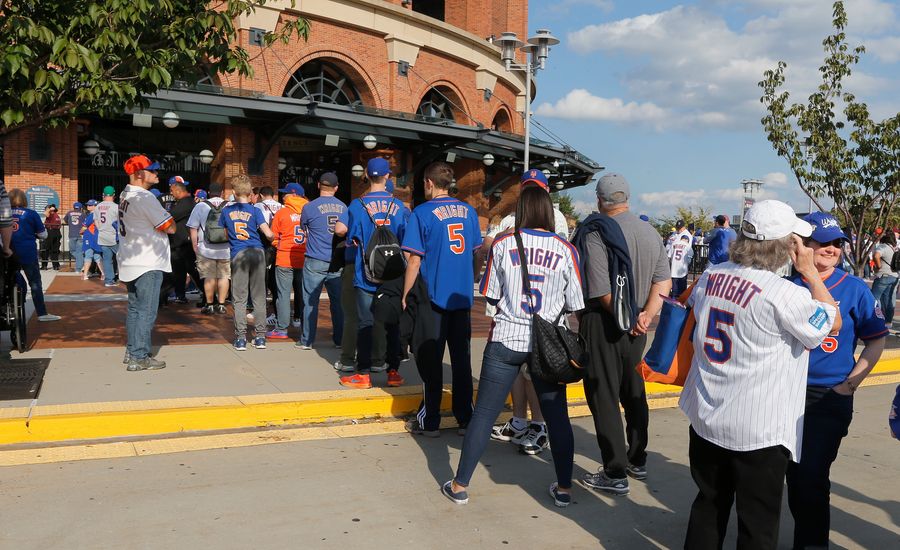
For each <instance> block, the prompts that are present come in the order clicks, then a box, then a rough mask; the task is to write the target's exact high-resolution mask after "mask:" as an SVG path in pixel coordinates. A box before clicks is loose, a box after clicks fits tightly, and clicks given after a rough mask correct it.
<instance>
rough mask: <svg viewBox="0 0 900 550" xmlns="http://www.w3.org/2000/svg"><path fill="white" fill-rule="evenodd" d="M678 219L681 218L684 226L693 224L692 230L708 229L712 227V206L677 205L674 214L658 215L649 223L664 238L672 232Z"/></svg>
mask: <svg viewBox="0 0 900 550" xmlns="http://www.w3.org/2000/svg"><path fill="white" fill-rule="evenodd" d="M678 220H683V221H684V224H685V226H688V227H689V226H691V225H692V224H693V226H694V230H697V229H699V230H701V231H704V232H706V231H709V230H710V229H712V227H713V213H712V208H710V207H708V206H678V207H676V208H675V215H674V216H659V217H656V218H653V219H652V220H651V221H650V223H651V224H652V225H653V227H655V228H656V230H657V231H658V232H659V234H660V235H661V236H662V237H663V238H664V239H665V238H666V237H668V236H669V233H671V232H672V228H673V227H675V225H676V222H677V221H678Z"/></svg>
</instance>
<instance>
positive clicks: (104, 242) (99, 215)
mask: <svg viewBox="0 0 900 550" xmlns="http://www.w3.org/2000/svg"><path fill="white" fill-rule="evenodd" d="M118 222H119V205H117V204H116V203H114V202H112V201H103V202H101V203H99V204H98V205H97V208H94V224H95V225H96V226H97V244H99V245H100V246H115V245H116V242H117V239H118V238H117V236H116V228H115V227H113V224H114V223H118Z"/></svg>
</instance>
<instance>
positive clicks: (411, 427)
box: [403, 418, 441, 438]
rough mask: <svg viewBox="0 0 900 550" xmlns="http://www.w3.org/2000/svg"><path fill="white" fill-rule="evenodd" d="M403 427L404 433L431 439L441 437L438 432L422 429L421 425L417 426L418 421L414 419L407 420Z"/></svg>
mask: <svg viewBox="0 0 900 550" xmlns="http://www.w3.org/2000/svg"><path fill="white" fill-rule="evenodd" d="M403 427H404V428H406V431H407V432H409V433H411V434H415V435H421V436H424V437H431V438H437V437H441V432H440V430H426V429H424V428H422V425H421V424H419V420H418V419H416V418H413V419H411V420H407V421H406V424H404V425H403Z"/></svg>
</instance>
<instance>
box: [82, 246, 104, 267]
mask: <svg viewBox="0 0 900 550" xmlns="http://www.w3.org/2000/svg"><path fill="white" fill-rule="evenodd" d="M84 261H86V262H98V263H99V262H102V261H103V255H102V254H100V253H99V252H97V251H96V250H94V249H93V248H88V249H87V250H85V251H84Z"/></svg>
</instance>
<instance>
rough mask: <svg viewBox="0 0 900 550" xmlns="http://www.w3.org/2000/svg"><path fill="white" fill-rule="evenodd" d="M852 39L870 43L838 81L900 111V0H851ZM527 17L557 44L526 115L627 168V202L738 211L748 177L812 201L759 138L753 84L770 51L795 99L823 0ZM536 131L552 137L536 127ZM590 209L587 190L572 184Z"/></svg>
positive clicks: (806, 87) (811, 74)
mask: <svg viewBox="0 0 900 550" xmlns="http://www.w3.org/2000/svg"><path fill="white" fill-rule="evenodd" d="M845 6H846V7H847V11H848V14H849V18H850V22H849V25H848V29H847V30H848V37H849V41H850V43H851V45H856V44H863V45H865V46H866V48H867V52H866V53H865V54H864V57H863V61H862V62H861V63H860V65H858V66H857V68H856V70H855V71H854V74H853V76H852V77H851V79H850V80H849V82H848V84H847V85H846V89H848V90H850V91H853V92H854V93H856V94H857V97H859V98H860V99H863V100H864V101H866V102H867V103H868V104H869V106H870V108H871V109H872V111H873V114H874V115H875V116H876V117H879V119H880V118H884V117H887V116H891V115H893V114H896V113H897V112H900V2H896V1H883V0H849V1H847V2H845ZM529 12H530V13H529V27H530V29H531V33H530V34H533V33H534V31H535V30H537V29H539V28H547V29H550V30H551V32H552V33H553V34H554V35H556V36H557V37H558V38H559V39H560V40H561V41H562V43H561V44H560V45H558V46H556V47H554V48H553V50H552V52H551V54H550V59H549V60H548V64H547V68H546V69H545V70H543V71H541V72H540V73H539V74H538V96H537V98H536V99H535V101H534V103H533V108H534V112H535V114H534V118H535V120H537V121H539V122H540V123H542V124H544V125H545V126H547V127H549V128H550V129H551V130H552V131H553V132H554V133H556V134H558V135H560V136H561V137H563V138H564V139H565V140H566V141H567V142H568V143H570V144H571V145H572V146H574V147H575V148H576V149H578V150H579V151H581V152H583V153H585V154H586V155H588V156H589V157H591V158H593V159H594V160H596V161H597V162H599V163H600V164H602V165H604V166H606V167H607V172H619V173H621V174H623V175H624V176H625V177H626V178H627V179H628V180H629V182H630V183H631V186H632V208H633V210H635V211H638V212H641V213H647V214H650V215H664V214H668V213H671V212H673V211H674V208H675V207H676V206H708V207H711V208H713V210H714V211H715V212H717V213H719V212H721V213H725V214H735V213H737V212H738V211H739V209H740V204H741V200H740V198H741V195H742V191H741V185H740V181H741V180H742V179H746V178H759V179H763V180H764V181H765V182H766V184H765V185H764V186H763V197H765V198H779V199H781V200H785V201H787V202H789V203H790V204H791V205H792V206H794V208H795V209H797V210H798V211H806V210H807V208H808V202H807V199H806V197H805V195H803V194H802V192H801V191H800V190H799V187H798V186H797V184H796V182H795V180H794V179H793V177H792V176H791V175H790V174H789V171H788V166H787V163H786V162H785V161H784V160H782V159H781V158H779V157H777V156H776V155H775V153H774V152H773V150H772V148H771V146H770V145H769V143H768V141H767V140H766V137H765V134H764V133H763V130H762V126H761V125H760V122H759V119H760V118H761V116H762V115H763V107H762V105H761V104H760V103H759V97H760V95H761V94H760V89H759V88H758V87H757V82H758V81H759V80H761V79H762V73H763V71H764V70H766V69H767V68H771V67H774V66H775V65H776V63H777V61H778V60H785V61H787V62H788V70H787V85H788V89H789V90H790V91H791V92H792V97H793V98H794V99H795V100H801V99H802V98H805V97H806V95H808V93H809V92H810V91H811V90H812V89H813V88H814V87H815V85H816V84H818V82H819V80H818V67H819V65H820V64H821V62H822V59H823V55H824V54H823V52H822V47H821V42H822V39H824V38H825V37H826V36H827V35H828V34H830V32H831V29H832V27H831V2H830V1H829V0H734V1H728V0H699V1H695V2H688V1H684V2H669V1H655V2H651V1H646V0H628V1H626V0H555V1H550V0H532V1H531V2H530V3H529ZM534 135H535V136H536V137H538V138H542V139H546V136H545V135H543V134H542V133H541V132H540V131H539V130H536V131H535V133H534ZM570 194H571V195H572V197H573V199H574V200H575V201H576V204H577V205H579V207H580V209H581V210H582V211H590V209H591V208H592V207H593V205H594V202H595V199H594V198H593V190H592V189H589V188H582V189H579V190H575V191H572V192H570Z"/></svg>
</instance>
